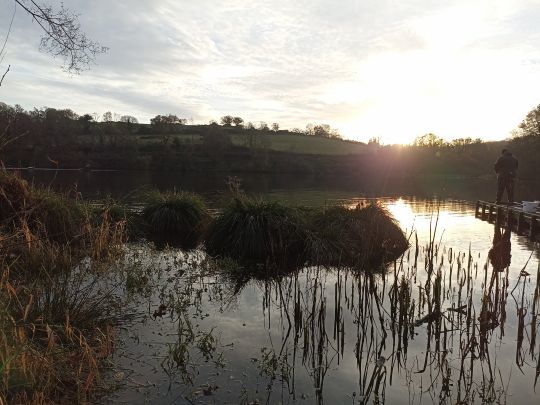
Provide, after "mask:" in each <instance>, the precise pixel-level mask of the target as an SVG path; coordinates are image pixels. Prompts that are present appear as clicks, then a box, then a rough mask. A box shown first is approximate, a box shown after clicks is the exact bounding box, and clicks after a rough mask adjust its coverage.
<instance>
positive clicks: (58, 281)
mask: <svg viewBox="0 0 540 405" xmlns="http://www.w3.org/2000/svg"><path fill="white" fill-rule="evenodd" d="M0 205H1V206H2V217H1V220H0V403H38V404H40V403H59V402H61V403H73V402H86V401H87V400H88V399H89V397H90V395H91V393H92V390H93V388H94V386H95V385H96V383H97V382H98V381H99V374H100V366H101V365H102V361H103V359H105V358H106V357H107V356H108V355H109V354H110V353H111V350H112V337H113V329H112V326H113V323H114V321H115V315H114V314H117V313H118V311H117V310H118V307H119V305H118V302H117V300H116V299H115V295H114V294H113V291H111V290H110V289H107V288H104V286H103V283H102V282H101V280H100V279H101V275H100V274H101V273H99V274H98V273H96V272H95V270H94V267H95V266H94V265H99V264H100V263H103V262H104V261H108V260H111V259H113V258H115V257H116V256H117V255H118V253H119V252H120V251H121V244H122V242H123V240H124V234H123V230H124V226H125V222H123V221H113V220H112V219H111V217H110V215H109V214H108V212H104V213H103V214H102V215H100V216H99V217H97V218H92V217H91V212H90V211H89V210H88V208H87V207H86V206H84V205H81V204H80V203H78V202H77V201H73V200H69V199H68V198H67V197H66V196H62V195H59V194H54V193H52V192H50V191H38V190H34V189H32V188H30V187H29V186H28V184H27V183H26V182H25V181H23V180H21V179H20V178H18V177H17V176H13V175H10V174H7V173H4V172H2V173H1V174H0ZM83 259H90V260H84V261H83Z"/></svg>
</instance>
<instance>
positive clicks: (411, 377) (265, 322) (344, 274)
mask: <svg viewBox="0 0 540 405" xmlns="http://www.w3.org/2000/svg"><path fill="white" fill-rule="evenodd" d="M386 204H387V205H388V207H389V209H390V210H392V212H394V213H395V215H396V217H397V218H398V219H399V220H400V222H401V223H402V224H403V226H404V227H407V226H408V227H409V229H413V227H412V226H411V224H414V229H415V230H414V231H413V232H411V233H410V235H411V239H410V240H411V249H410V250H409V251H408V252H407V253H406V254H405V255H404V256H403V257H402V258H401V259H400V260H398V261H397V262H395V263H393V264H392V265H391V266H390V267H389V268H388V270H387V272H386V273H384V274H374V273H369V272H358V271H352V270H349V269H329V268H324V267H309V268H304V269H302V270H301V271H299V272H296V273H294V274H291V275H288V276H281V277H278V278H273V279H262V280H254V279H249V278H246V277H241V278H239V277H232V276H231V274H233V272H234V270H235V269H234V264H232V263H226V262H225V263H223V262H222V263H215V262H213V261H211V260H208V259H207V258H205V257H204V255H203V254H202V253H200V252H199V253H194V254H190V255H186V254H183V253H181V252H178V251H176V250H173V251H164V252H155V251H153V250H149V249H148V248H147V247H142V248H140V249H142V250H141V253H138V254H134V256H133V257H132V258H131V259H130V261H128V262H129V263H132V266H131V267H130V269H129V274H131V276H132V277H135V276H136V275H137V274H140V277H141V278H143V280H144V282H145V283H149V284H151V287H152V288H150V290H149V291H150V295H149V296H148V298H146V299H140V298H138V299H139V300H140V301H139V302H138V303H137V307H138V308H141V307H143V308H147V310H146V313H147V316H146V318H145V320H144V321H142V322H141V323H138V324H135V325H133V327H132V328H131V329H130V331H129V332H128V333H127V335H129V336H132V337H133V340H129V339H126V342H127V343H126V345H125V347H123V348H122V350H121V351H120V352H119V358H118V363H117V364H118V367H123V370H125V372H127V373H129V374H128V375H129V377H128V378H126V380H125V381H124V383H123V384H124V385H123V386H124V389H120V390H119V391H117V392H116V395H117V396H118V398H117V399H114V401H115V402H118V401H125V402H129V403H140V402H144V401H145V398H146V400H148V401H149V402H152V403H208V402H213V403H245V404H250V403H251V404H254V403H277V402H281V403H317V404H322V403H329V404H334V403H353V404H362V403H392V404H394V403H421V402H428V403H431V402H440V403H448V404H456V403H460V404H461V403H472V402H485V403H494V402H496V403H505V402H509V403H537V402H538V400H540V396H539V394H537V393H536V390H535V388H536V384H537V381H538V379H539V375H540V360H539V356H538V353H539V351H540V347H539V341H538V339H537V337H536V334H537V327H538V322H539V321H538V318H537V314H538V301H539V299H540V284H539V280H540V266H539V264H538V260H537V259H536V257H535V256H534V255H532V254H531V253H532V251H531V250H530V249H526V248H525V247H524V246H523V245H522V244H520V243H517V241H518V240H519V239H517V236H516V235H513V234H511V233H510V232H507V231H506V230H505V229H501V228H499V227H497V226H493V225H491V224H489V223H485V222H482V221H480V220H478V219H475V218H474V207H472V208H471V207H469V205H467V204H464V205H460V204H457V203H456V204H454V203H452V204H445V203H444V202H439V203H436V204H432V203H430V202H425V201H413V202H411V201H408V200H405V199H401V200H389V201H387V202H386ZM420 206H423V207H424V208H425V209H424V210H422V209H420V208H419V207H420ZM426 207H427V208H426ZM437 213H438V215H439V216H438V218H437ZM445 218H447V219H445ZM134 257H135V258H136V260H133V258H134ZM132 285H137V283H132ZM159 308H166V309H167V310H166V313H165V314H162V315H163V316H161V317H156V316H153V315H154V314H155V311H156V310H159ZM122 351H123V353H124V354H122ZM122 356H124V357H122ZM128 357H129V359H128ZM126 359H127V360H126ZM132 359H137V360H140V363H139V362H135V363H133V360H132ZM127 370H129V371H127ZM133 381H135V382H137V383H140V382H141V381H148V383H147V384H146V383H144V384H139V385H135V383H133ZM134 388H135V389H137V390H139V391H140V392H138V393H137V392H136V391H133V389H134ZM111 401H112V399H111Z"/></svg>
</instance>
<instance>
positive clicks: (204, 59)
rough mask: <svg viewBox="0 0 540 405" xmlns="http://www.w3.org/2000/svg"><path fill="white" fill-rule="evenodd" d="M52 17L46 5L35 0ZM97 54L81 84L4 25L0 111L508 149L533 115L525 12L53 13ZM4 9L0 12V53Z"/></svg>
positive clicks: (514, 4) (161, 1)
mask: <svg viewBox="0 0 540 405" xmlns="http://www.w3.org/2000/svg"><path fill="white" fill-rule="evenodd" d="M43 2H49V3H50V4H52V5H58V4H60V2H59V1H56V0H43ZM64 6H65V7H67V8H69V9H70V10H72V11H74V12H76V13H78V14H79V15H80V17H79V21H80V23H81V26H82V29H83V30H84V31H85V33H86V34H87V35H88V37H90V38H91V39H93V40H96V41H98V42H100V43H101V44H102V45H104V46H107V47H108V48H109V50H108V52H107V53H106V54H102V55H99V56H98V58H97V60H96V64H95V65H93V66H91V69H90V70H88V71H84V72H82V73H81V74H80V75H69V74H66V73H65V72H63V71H62V69H61V67H60V66H61V64H62V61H61V60H58V59H54V58H52V57H51V56H50V55H47V54H44V53H41V52H40V51H39V40H40V37H41V31H40V28H39V26H38V25H37V24H36V23H35V22H33V21H32V20H31V18H30V17H29V16H28V15H26V14H25V13H24V12H23V11H22V9H18V10H17V11H16V14H15V18H14V22H13V27H12V30H11V34H10V37H9V40H8V42H7V45H6V55H5V57H4V60H3V61H2V63H1V65H0V69H1V70H0V71H4V70H5V69H6V68H7V65H8V64H9V65H11V70H10V72H9V73H8V75H7V76H6V78H5V81H4V83H3V85H2V87H0V101H2V102H5V103H8V104H16V103H17V104H20V105H22V106H23V107H24V108H27V109H31V108H33V107H43V106H48V107H55V108H71V109H73V110H74V111H75V112H77V113H79V114H84V113H87V112H88V113H97V114H100V115H101V114H103V113H104V112H105V111H113V112H115V113H117V114H121V115H124V114H129V115H133V116H135V117H137V118H138V119H139V121H141V122H148V121H149V119H150V118H151V117H153V116H155V115H157V114H168V113H172V114H176V115H178V116H179V117H182V118H188V119H193V122H195V123H207V122H209V121H210V120H212V119H214V120H219V118H220V117H221V116H223V115H226V114H230V115H235V116H241V117H242V118H244V120H245V121H246V122H247V121H253V122H259V121H264V122H267V123H268V124H271V123H273V122H278V123H279V124H280V126H281V128H294V127H297V128H305V126H306V124H308V123H314V124H317V123H327V124H330V125H331V126H332V127H335V128H337V129H338V130H339V131H340V132H341V134H342V135H343V136H344V137H345V138H350V139H356V140H360V141H367V140H368V139H369V138H372V137H378V138H380V139H381V141H382V142H383V143H386V144H393V143H409V142H411V141H412V140H413V139H414V138H415V137H416V136H419V135H422V134H425V133H428V132H433V133H435V134H437V135H439V136H441V137H443V138H446V139H454V138H463V137H472V138H477V137H479V138H482V139H485V140H497V139H504V138H507V137H508V136H510V132H511V131H512V129H514V128H516V127H517V125H518V124H519V123H520V122H521V120H522V119H523V118H524V116H525V115H526V114H527V112H528V111H530V110H531V109H533V108H534V107H535V106H537V105H539V104H540V24H538V21H540V0H455V1H452V0H448V1H440V0H410V1H407V0H402V1H390V0H339V1H338V0H296V1H291V0H221V1H217V0H197V1H193V0H129V1H127V0H115V1H110V0H107V1H105V0H92V1H87V0H85V1H83V0H64ZM14 8H15V2H14V0H0V40H1V41H2V42H3V40H4V39H5V35H6V34H7V31H8V26H9V22H10V20H11V17H12V15H13V10H14Z"/></svg>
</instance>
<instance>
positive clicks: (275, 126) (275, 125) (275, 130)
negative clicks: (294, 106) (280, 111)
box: [272, 122, 279, 132]
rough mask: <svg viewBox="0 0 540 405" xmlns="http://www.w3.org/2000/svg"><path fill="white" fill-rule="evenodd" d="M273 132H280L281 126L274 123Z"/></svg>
mask: <svg viewBox="0 0 540 405" xmlns="http://www.w3.org/2000/svg"><path fill="white" fill-rule="evenodd" d="M272 131H274V132H277V131H279V124H278V123H277V122H274V123H273V124H272Z"/></svg>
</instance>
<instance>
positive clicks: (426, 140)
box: [413, 132, 446, 147]
mask: <svg viewBox="0 0 540 405" xmlns="http://www.w3.org/2000/svg"><path fill="white" fill-rule="evenodd" d="M445 144H446V143H445V141H444V139H442V138H439V137H438V136H437V135H435V134H433V133H431V132H430V133H428V134H424V135H421V136H417V137H416V138H415V140H414V142H413V145H414V146H427V147H441V146H444V145H445Z"/></svg>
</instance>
